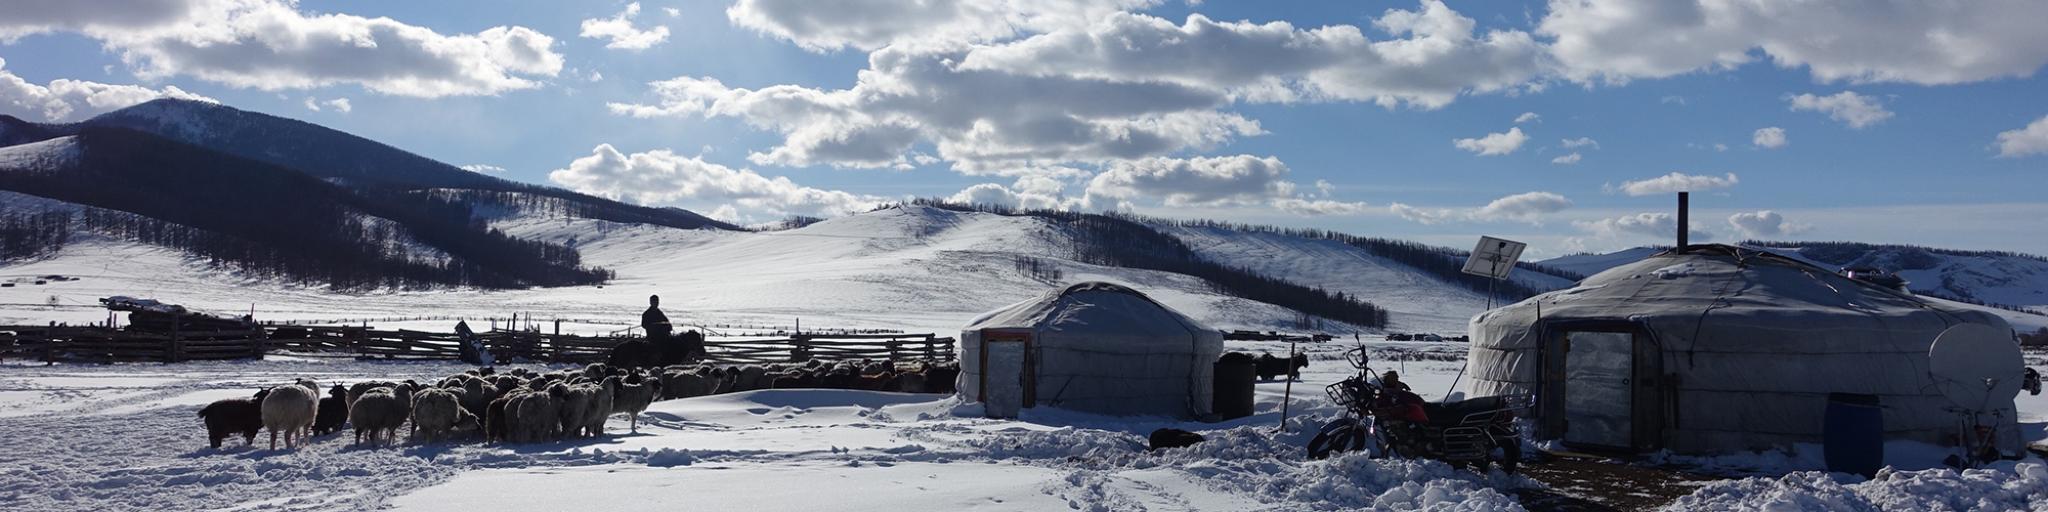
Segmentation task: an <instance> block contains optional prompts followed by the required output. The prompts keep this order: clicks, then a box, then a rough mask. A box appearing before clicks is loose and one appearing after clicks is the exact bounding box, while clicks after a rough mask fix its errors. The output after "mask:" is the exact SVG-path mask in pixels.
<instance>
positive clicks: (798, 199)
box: [548, 144, 888, 217]
mask: <svg viewBox="0 0 2048 512" xmlns="http://www.w3.org/2000/svg"><path fill="white" fill-rule="evenodd" d="M548 181H551V182H554V183H555V184H557V185H561V186H563V187H565V188H568V189H570V190H575V191H577V192H583V193H586V194H593V195H599V196H603V197H608V198H612V199H619V200H625V201H632V202H635V203H640V204H679V203H683V202H690V203H698V204H713V205H719V206H721V207H724V206H730V207H733V208H734V209H735V210H736V211H739V212H746V213H761V214H766V215H768V216H771V217H782V216H786V215H809V216H819V217H823V216H835V215H842V214H846V213H850V212H858V211H865V210H869V209H872V208H874V207H875V206H877V205H880V204H883V203H885V202H888V199H886V198H881V197H874V196H866V195H859V194H853V193H848V192H844V191H838V190H824V189H817V188H811V187H805V186H800V185H797V184H796V183H794V182H792V181H790V180H789V178H787V177H782V176H777V177H773V178H770V177H766V176H762V175H760V174H758V173H755V172H754V171H753V170H751V169H733V168H730V167H726V166H723V165H719V164H715V163H711V162H706V161H704V160H703V158H701V157H685V156H681V155H677V154H675V153H674V152H671V151H669V150H666V149H661V150H654V151H648V152H644V153H632V154H625V153H621V152H619V151H618V150H617V149H613V148H612V146H611V145H610V144H600V145H598V146H597V148H595V149H592V150H591V154H590V156H585V157H581V158H577V159H575V160H574V161H571V162H569V166H568V167H567V168H563V169H556V170H554V171H553V172H549V173H548Z"/></svg>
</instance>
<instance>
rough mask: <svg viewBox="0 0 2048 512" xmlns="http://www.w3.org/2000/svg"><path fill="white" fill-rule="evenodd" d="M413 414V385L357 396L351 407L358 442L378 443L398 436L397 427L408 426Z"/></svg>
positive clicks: (351, 419) (350, 416)
mask: <svg viewBox="0 0 2048 512" xmlns="http://www.w3.org/2000/svg"><path fill="white" fill-rule="evenodd" d="M411 414H412V386H411V385H409V384H399V385H398V386H395V387H389V388H377V389H372V390H369V391H368V392H365V393H363V394H362V396H359V397H356V402H355V405H354V406H353V407H350V408H349V411H348V416H349V423H351V424H353V425H354V426H355V431H356V442H357V443H361V442H363V439H364V436H365V435H367V436H368V437H369V441H370V443H371V444H376V443H377V440H378V439H379V438H380V437H381V438H382V439H383V440H384V441H385V442H389V441H391V439H392V437H394V436H396V435H398V427H402V426H405V419H406V417H407V416H410V415H411Z"/></svg>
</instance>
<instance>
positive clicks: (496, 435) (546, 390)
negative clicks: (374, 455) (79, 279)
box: [199, 360, 960, 450]
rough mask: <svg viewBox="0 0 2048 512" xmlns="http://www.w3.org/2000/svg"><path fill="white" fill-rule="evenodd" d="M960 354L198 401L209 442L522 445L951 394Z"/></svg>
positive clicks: (480, 375) (308, 388) (512, 374)
mask: <svg viewBox="0 0 2048 512" xmlns="http://www.w3.org/2000/svg"><path fill="white" fill-rule="evenodd" d="M959 372H960V369H959V366H958V364H957V363H951V362H947V363H928V362H914V363H909V364H900V363H896V362H893V361H864V360H853V361H841V362H838V363H824V362H820V361H815V360H814V361H810V362H806V363H778V364H768V365H745V366H721V365H671V366H665V367H645V368H624V367H617V366H612V365H609V364H605V363H597V364H591V365H589V366H586V367H584V368H582V369H581V370H580V371H572V370H561V371H553V372H546V373H541V372H534V371H530V370H527V369H525V368H515V369H512V370H510V371H507V372H504V373H497V372H493V371H491V370H490V369H488V368H486V369H481V370H477V369H472V370H469V371H466V372H463V373H458V374H455V375H452V376H449V377H447V378H444V379H441V380H440V381H439V382H437V383H435V384H434V385H432V386H427V385H422V384H420V383H418V382H414V381H412V380H406V381H403V382H383V381H372V382H359V383H356V384H354V385H352V386H343V385H340V384H336V385H335V386H333V387H332V388H330V389H329V390H328V391H327V396H325V397H322V396H320V387H319V385H318V384H316V383H315V382H313V381H311V380H304V379H301V380H298V381H296V382H294V383H292V384H287V385H283V386H276V387H272V388H267V389H263V390H260V391H257V392H256V393H255V395H254V396H251V397H246V398H230V399H225V400H219V401H215V402H213V403H212V404H208V405H207V406H206V407H204V408H201V409H200V410H199V417H200V418H203V419H204V420H205V422H206V431H207V441H208V443H209V444H210V445H211V446H212V447H214V448H220V446H221V442H222V441H223V440H225V439H227V438H229V437H232V436H235V435H241V436H242V438H243V441H244V442H246V443H248V444H255V442H256V434H257V433H258V432H259V431H262V430H269V431H270V448H271V449H273V450H274V449H277V441H278V437H279V435H282V436H283V437H284V444H285V447H286V448H296V447H298V446H299V445H300V444H304V443H306V442H307V441H308V440H309V439H311V437H312V436H318V435H327V434H331V433H335V432H339V431H340V430H341V428H342V426H343V425H344V424H346V425H348V426H350V427H352V428H353V429H354V430H355V442H356V443H357V444H362V443H364V442H368V443H369V444H371V445H378V444H386V445H388V444H391V443H393V442H394V440H395V438H396V437H397V433H398V429H399V428H400V427H403V426H405V425H406V424H407V423H408V421H410V423H411V425H412V430H411V432H410V434H411V435H412V436H414V437H418V438H420V439H422V440H425V441H441V440H447V439H451V438H454V437H456V436H474V435H477V434H481V435H482V438H483V439H484V440H485V441H491V442H513V443H530V442H544V441H555V440H560V439H565V438H581V437H595V436H600V435H603V434H604V424H605V420H607V419H609V418H611V416H612V415H614V414H626V415H628V418H629V419H630V421H631V423H630V428H632V430H633V431H635V432H637V431H639V428H640V426H639V417H640V413H641V412H643V411H646V410H647V407H648V405H649V404H651V403H653V402H654V401H656V400H665V399H674V398H688V397H693V396H703V395H714V394H720V393H729V392H736V391H751V390H757V389H794V388H826V389H862V390H872V391H895V392H908V393H951V392H953V387H954V384H953V380H954V378H955V377H957V376H958V375H959Z"/></svg>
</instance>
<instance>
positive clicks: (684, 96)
mask: <svg viewBox="0 0 2048 512" xmlns="http://www.w3.org/2000/svg"><path fill="white" fill-rule="evenodd" d="M959 57H960V54H959V53H958V52H936V53H926V52H918V51H910V50H904V49H899V48H894V47H891V48H887V49H883V50H880V51H877V52H875V53H874V54H873V55H871V56H870V57H869V61H870V65H869V69H868V70H866V71H863V72H861V74H860V79H859V81H858V82H857V83H856V84H855V85H854V86H853V87H852V88H850V89H839V90H824V89H814V88H808V87H801V86H794V85H778V86H772V87H766V88H762V89H744V88H733V87H727V86H725V85H724V84H723V83H720V82H719V81H718V80H715V79H710V78H695V77H679V78H675V79H671V80H664V81H660V82H654V83H653V84H652V86H653V89H654V93H655V94H656V95H657V96H658V97H659V99H658V101H657V102H655V103H653V104H636V103H612V104H610V105H609V107H610V109H611V111H612V112H613V113H616V114H620V115H628V116H634V117H680V116H695V115H702V116H707V117H709V116H725V117H735V118H739V119H741V120H744V121H746V122H747V123H748V124H750V125H752V126H754V127H757V128H761V129H767V130H773V131H776V132H779V133H781V134H782V135H783V141H782V144H781V145H779V146H777V147H774V148H769V149H768V150H765V151H759V152H755V153H754V154H753V155H752V156H750V159H751V160H752V161H754V162H756V163H763V164H770V163H772V164H777V165H791V166H806V165H817V164H830V165H834V166H840V167H864V168H876V167H898V168H901V167H908V166H909V165H910V163H911V156H912V154H911V153H912V151H911V149H912V146H913V145H914V144H917V143H919V142H926V143H930V144H932V145H933V146H935V147H936V148H937V150H938V157H939V158H942V159H944V160H946V161H950V162H952V163H953V167H954V168H955V169H956V170H960V171H963V172H968V173H974V174H980V173H998V172H1001V170H1002V169H1007V168H1017V167H1045V166H1052V165H1060V164H1066V163H1085V164H1100V163H1105V162H1111V161H1123V160H1133V159H1140V158H1146V157H1151V156H1159V155H1164V154H1168V153H1174V152H1179V151H1183V150H1189V149H1201V148H1208V147H1213V146H1215V145H1218V144H1221V143H1223V142H1227V141H1229V140H1232V139H1234V138H1236V137H1239V136H1248V135H1257V134H1260V133H1264V132H1263V130H1261V129H1260V128H1259V125H1258V123H1257V122H1254V121H1252V120H1249V119H1246V118H1244V117H1243V116H1240V115H1238V114H1234V113H1224V112H1219V111H1216V110H1214V109H1215V108H1216V107H1217V106H1220V105H1221V104H1223V103H1224V102H1225V101H1226V100H1227V99H1226V98H1225V97H1223V96H1222V95H1221V94H1220V93H1217V92H1214V91H1205V90H1201V89H1195V88H1190V87H1186V86H1180V85H1174V84H1167V83H1120V82H1109V81H1103V80H1086V79H1076V78H1068V77H1051V76H1048V77H1033V76H1017V75H1010V74H1006V73H1000V72H993V71H977V70H963V69H959V68H957V67H955V66H953V65H952V64H951V63H953V62H956V61H957V59H958V58H959Z"/></svg>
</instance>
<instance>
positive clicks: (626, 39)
mask: <svg viewBox="0 0 2048 512" xmlns="http://www.w3.org/2000/svg"><path fill="white" fill-rule="evenodd" d="M639 15H640V2H633V3H630V4H626V10H624V11H620V12H619V13H618V14H615V15H612V17H610V18H591V19H586V20H583V33H582V34H581V35H582V36H583V37H587V38H591V39H609V40H611V42H608V43H605V45H604V47H605V48H611V49H614V50H645V49H648V48H653V47H654V45H657V44H661V43H662V42H663V41H667V40H668V27H664V26H660V25H656V26H655V27H654V28H650V29H644V30H643V29H641V28H639V27H635V26H633V18H634V17H636V16H639ZM671 16H673V14H672V15H671Z"/></svg>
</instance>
